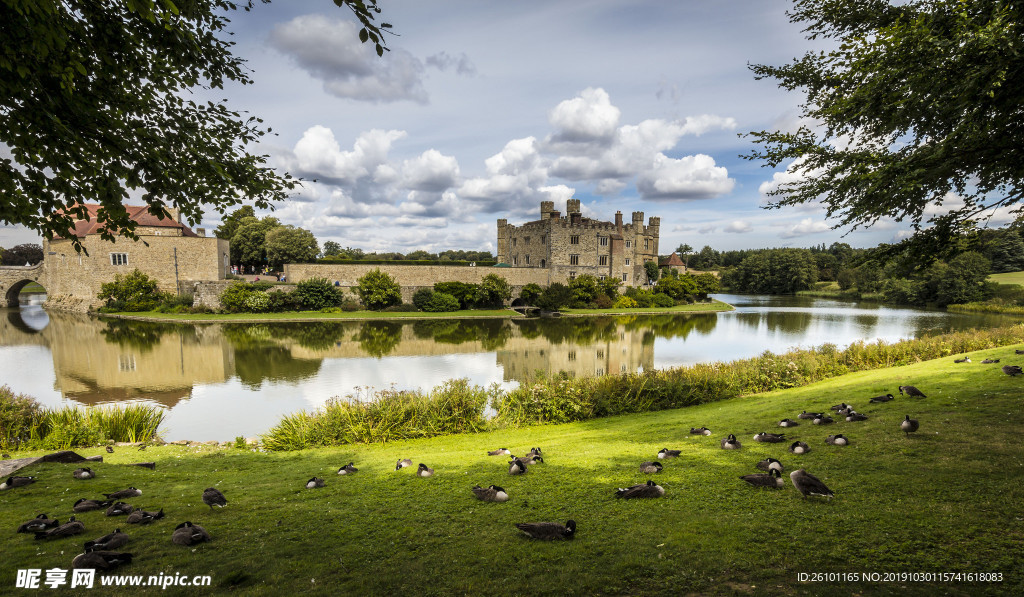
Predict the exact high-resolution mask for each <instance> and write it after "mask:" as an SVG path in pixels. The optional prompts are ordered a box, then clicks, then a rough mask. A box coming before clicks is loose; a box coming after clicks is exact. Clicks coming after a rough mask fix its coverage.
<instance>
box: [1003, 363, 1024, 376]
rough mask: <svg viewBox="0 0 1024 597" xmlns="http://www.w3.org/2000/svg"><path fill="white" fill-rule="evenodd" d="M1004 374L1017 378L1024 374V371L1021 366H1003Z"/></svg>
mask: <svg viewBox="0 0 1024 597" xmlns="http://www.w3.org/2000/svg"><path fill="white" fill-rule="evenodd" d="M1003 373H1005V374H1007V375H1009V376H1010V377H1015V376H1017V375H1021V374H1024V371H1021V368H1020V365H1003Z"/></svg>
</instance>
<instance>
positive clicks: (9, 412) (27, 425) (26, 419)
mask: <svg viewBox="0 0 1024 597" xmlns="http://www.w3.org/2000/svg"><path fill="white" fill-rule="evenodd" d="M41 411H42V407H41V406H40V405H39V403H38V402H36V401H35V400H34V399H33V398H31V397H30V396H26V395H24V394H15V393H14V392H13V391H12V390H11V388H10V386H7V385H4V386H0V449H2V450H17V449H18V448H19V447H21V446H22V445H23V444H25V443H26V442H28V441H29V440H30V439H31V437H32V432H33V429H35V427H36V425H37V421H38V417H39V414H40V412H41Z"/></svg>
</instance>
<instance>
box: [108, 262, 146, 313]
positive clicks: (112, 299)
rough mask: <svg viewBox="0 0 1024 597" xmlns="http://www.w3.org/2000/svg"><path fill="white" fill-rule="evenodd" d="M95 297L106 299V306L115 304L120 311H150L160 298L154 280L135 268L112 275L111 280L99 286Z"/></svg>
mask: <svg viewBox="0 0 1024 597" xmlns="http://www.w3.org/2000/svg"><path fill="white" fill-rule="evenodd" d="M96 297H97V298H100V299H103V300H105V301H107V307H113V306H117V307H118V308H120V310H122V311H151V310H153V309H155V308H156V306H157V305H158V304H159V303H160V298H161V296H160V291H159V290H158V289H157V284H156V280H154V279H152V278H150V277H149V276H147V275H146V274H144V273H142V272H140V271H139V270H137V269H136V270H133V271H132V272H131V273H128V274H123V275H122V274H117V275H116V276H114V281H113V282H107V283H105V284H103V285H102V286H100V292H99V294H97V295H96Z"/></svg>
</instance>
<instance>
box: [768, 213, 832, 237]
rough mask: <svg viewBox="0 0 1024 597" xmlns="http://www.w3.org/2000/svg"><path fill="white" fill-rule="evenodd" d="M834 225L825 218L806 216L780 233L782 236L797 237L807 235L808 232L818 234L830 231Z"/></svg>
mask: <svg viewBox="0 0 1024 597" xmlns="http://www.w3.org/2000/svg"><path fill="white" fill-rule="evenodd" d="M831 229H832V227H831V226H829V225H828V224H827V223H825V222H824V221H823V220H817V221H816V220H814V219H812V218H804V219H802V220H800V222H799V223H797V224H794V225H792V226H790V227H789V228H788V229H787V230H785V231H784V232H782V233H781V234H779V236H780V237H781V238H796V237H798V236H806V235H808V234H817V233H819V232H828V231H829V230H831Z"/></svg>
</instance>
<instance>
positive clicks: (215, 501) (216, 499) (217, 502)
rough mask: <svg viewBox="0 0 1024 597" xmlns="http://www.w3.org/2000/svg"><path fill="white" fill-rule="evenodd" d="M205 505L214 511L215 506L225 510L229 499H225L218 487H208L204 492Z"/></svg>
mask: <svg viewBox="0 0 1024 597" xmlns="http://www.w3.org/2000/svg"><path fill="white" fill-rule="evenodd" d="M203 503H204V504H206V505H207V506H209V507H210V510H213V507H214V506H217V507H218V508H223V507H224V506H227V505H228V498H226V497H224V494H223V493H221V492H220V490H219V489H217V488H216V487H207V488H206V489H204V490H203Z"/></svg>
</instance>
